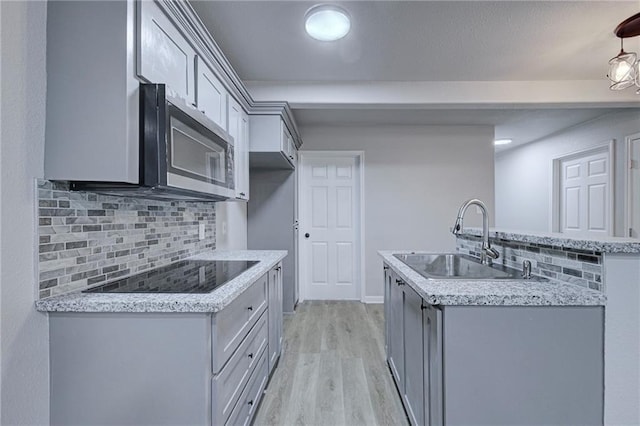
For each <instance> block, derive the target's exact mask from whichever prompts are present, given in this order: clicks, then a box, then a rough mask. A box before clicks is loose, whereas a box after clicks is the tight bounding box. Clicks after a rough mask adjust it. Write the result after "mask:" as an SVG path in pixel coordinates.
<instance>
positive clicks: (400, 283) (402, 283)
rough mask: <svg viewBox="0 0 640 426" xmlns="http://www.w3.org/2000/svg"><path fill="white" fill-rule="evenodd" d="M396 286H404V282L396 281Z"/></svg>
mask: <svg viewBox="0 0 640 426" xmlns="http://www.w3.org/2000/svg"><path fill="white" fill-rule="evenodd" d="M396 284H398V285H404V281H402V280H398V279H396Z"/></svg>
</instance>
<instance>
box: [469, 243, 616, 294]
mask: <svg viewBox="0 0 640 426" xmlns="http://www.w3.org/2000/svg"><path fill="white" fill-rule="evenodd" d="M490 242H491V247H493V248H494V249H496V250H498V252H499V253H500V257H499V258H498V259H497V260H495V261H494V263H500V264H503V265H506V266H510V267H512V268H516V269H522V262H523V261H524V260H529V261H530V262H531V266H532V270H531V272H533V274H535V275H540V276H543V277H547V278H550V279H552V280H558V281H564V282H568V283H571V284H577V285H580V286H582V287H587V288H590V289H593V290H599V291H603V290H604V288H603V283H602V253H600V252H594V251H588V250H578V249H572V248H562V247H556V246H550V245H546V244H536V243H523V242H516V241H510V240H503V239H495V238H491V239H490ZM456 247H457V250H458V251H459V252H460V253H464V254H469V255H471V256H474V257H480V248H481V247H482V238H480V237H475V236H469V235H464V236H459V237H458V238H457V239H456Z"/></svg>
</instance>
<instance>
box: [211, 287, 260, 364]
mask: <svg viewBox="0 0 640 426" xmlns="http://www.w3.org/2000/svg"><path fill="white" fill-rule="evenodd" d="M266 307H267V274H265V275H263V276H262V277H260V278H259V279H258V281H256V282H255V283H253V285H252V286H251V287H249V288H248V289H247V290H245V292H244V293H242V294H241V295H240V296H238V297H237V298H236V300H234V301H233V302H231V304H229V306H227V307H225V308H224V309H223V310H221V311H220V312H218V313H216V314H215V315H213V319H212V321H213V327H212V329H213V336H212V345H213V346H212V351H211V352H212V364H213V365H212V371H213V374H214V375H215V374H217V373H218V372H219V371H220V370H221V369H222V367H223V366H224V365H225V363H226V362H227V360H229V358H230V357H231V354H233V352H234V351H235V350H236V348H237V347H238V346H240V342H242V340H243V339H244V337H245V336H246V335H247V333H248V332H249V330H250V329H251V327H252V326H253V325H254V324H255V323H256V321H258V318H260V315H261V314H262V312H263V311H264V310H265V309H266Z"/></svg>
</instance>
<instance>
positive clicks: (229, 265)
mask: <svg viewBox="0 0 640 426" xmlns="http://www.w3.org/2000/svg"><path fill="white" fill-rule="evenodd" d="M256 263H258V261H255V260H183V261H181V262H177V263H172V264H171V265H167V266H162V267H160V268H156V269H152V270H150V271H146V272H142V273H140V274H137V275H132V276H130V277H127V278H123V279H120V280H117V281H111V282H109V283H106V284H103V285H101V286H98V287H94V288H91V289H88V290H85V291H83V293H210V292H211V291H213V290H215V289H216V288H218V287H220V286H221V285H223V284H224V283H226V282H227V281H230V280H232V279H233V278H235V277H237V276H238V275H240V274H241V273H243V272H244V271H246V270H247V269H249V268H251V267H252V266H253V265H255V264H256Z"/></svg>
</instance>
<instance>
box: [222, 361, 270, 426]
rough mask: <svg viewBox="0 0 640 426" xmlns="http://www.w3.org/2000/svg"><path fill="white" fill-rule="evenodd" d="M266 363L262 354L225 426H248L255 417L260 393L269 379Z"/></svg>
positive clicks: (260, 396)
mask: <svg viewBox="0 0 640 426" xmlns="http://www.w3.org/2000/svg"><path fill="white" fill-rule="evenodd" d="M267 367H268V363H267V352H266V351H264V352H262V356H261V357H260V360H259V361H258V366H257V367H256V369H255V370H253V374H252V375H251V378H250V379H249V383H248V384H247V386H246V387H245V388H244V391H243V392H242V395H240V400H239V401H238V403H237V404H236V406H235V407H234V408H233V411H232V412H231V416H229V420H227V423H225V426H231V425H234V426H235V425H242V426H245V425H249V424H251V420H252V419H253V416H254V415H255V412H256V409H257V408H258V404H259V403H260V398H262V392H263V391H264V388H265V387H266V386H267V380H268V378H269V371H268V368H267Z"/></svg>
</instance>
